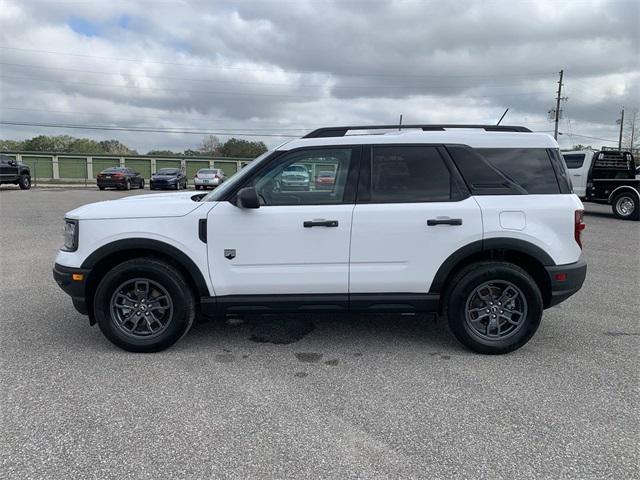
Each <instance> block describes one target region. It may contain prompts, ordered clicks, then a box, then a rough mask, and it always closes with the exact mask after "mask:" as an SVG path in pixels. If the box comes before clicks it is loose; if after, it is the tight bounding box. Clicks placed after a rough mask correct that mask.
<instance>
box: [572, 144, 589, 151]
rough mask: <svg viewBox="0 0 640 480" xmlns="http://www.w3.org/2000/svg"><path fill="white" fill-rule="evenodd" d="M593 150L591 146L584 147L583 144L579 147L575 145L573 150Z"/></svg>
mask: <svg viewBox="0 0 640 480" xmlns="http://www.w3.org/2000/svg"><path fill="white" fill-rule="evenodd" d="M589 149H591V145H583V144H581V143H578V144H577V145H574V146H573V147H572V148H571V150H589Z"/></svg>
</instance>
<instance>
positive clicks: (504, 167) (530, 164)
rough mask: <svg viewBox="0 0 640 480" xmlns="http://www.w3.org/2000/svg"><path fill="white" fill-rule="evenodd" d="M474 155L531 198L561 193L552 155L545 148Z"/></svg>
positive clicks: (494, 150)
mask: <svg viewBox="0 0 640 480" xmlns="http://www.w3.org/2000/svg"><path fill="white" fill-rule="evenodd" d="M475 151H476V152H478V153H479V154H480V155H482V156H483V157H484V158H485V160H486V161H487V162H488V163H489V164H490V165H491V166H492V167H494V168H495V169H496V170H498V171H500V173H502V174H503V175H504V176H505V177H506V178H507V179H509V180H510V181H512V182H514V183H515V184H517V185H519V186H520V187H522V188H523V189H524V190H526V192H527V193H529V194H534V195H535V194H554V193H561V192H560V187H559V185H558V180H557V178H556V172H555V169H554V167H553V165H552V163H551V159H550V158H549V153H548V152H547V150H546V149H544V148H477V149H475Z"/></svg>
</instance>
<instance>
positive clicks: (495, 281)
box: [53, 125, 587, 354]
mask: <svg viewBox="0 0 640 480" xmlns="http://www.w3.org/2000/svg"><path fill="white" fill-rule="evenodd" d="M358 128H359V129H363V128H366V129H367V130H375V129H387V130H391V131H392V133H389V134H387V135H372V134H364V135H348V133H349V132H350V131H351V130H357V129H358ZM328 161H330V162H331V163H332V164H335V165H336V173H335V181H334V188H333V189H332V190H315V189H314V190H309V191H295V192H292V191H287V190H282V189H279V188H275V186H276V185H277V183H278V181H279V180H280V179H281V177H282V176H283V175H285V176H286V175H287V174H288V173H287V172H289V171H291V167H292V166H294V165H298V164H299V163H302V162H304V163H305V164H307V165H310V166H311V168H312V169H313V168H316V169H317V168H319V167H320V168H321V165H326V164H327V162H328ZM394 167H395V168H394ZM391 170H393V172H397V174H394V175H389V173H390V171H391ZM64 222H65V237H64V246H63V247H62V249H61V250H60V252H59V253H58V255H57V257H56V260H55V265H54V267H53V275H54V278H55V279H56V281H57V283H58V284H59V285H60V286H61V288H62V289H63V290H64V291H65V292H67V293H68V294H69V295H70V296H71V297H72V299H73V304H74V306H75V308H76V309H77V310H78V311H79V312H80V313H83V314H86V315H89V321H90V323H91V324H94V323H97V324H98V326H99V327H100V329H101V330H102V332H103V333H104V335H106V337H107V338H108V339H109V340H111V341H112V342H113V343H114V344H115V345H118V346H119V347H121V348H124V349H126V350H130V351H136V352H150V351H158V350H162V349H165V348H167V347H169V346H170V345H172V344H174V343H175V342H176V341H178V339H180V338H181V337H182V336H183V335H184V334H185V333H186V332H187V331H188V330H189V328H190V327H191V324H192V323H193V321H194V318H195V317H196V314H201V315H204V316H212V315H225V314H233V313H237V312H242V313H246V312H252V311H253V312H261V313H264V312H282V311H289V312H311V311H316V312H331V313H336V312H433V313H436V314H442V315H443V316H444V317H445V318H447V319H448V323H449V327H450V329H451V330H452V332H453V334H454V335H455V336H456V338H457V339H458V340H459V341H460V342H462V343H463V344H464V345H466V346H467V347H468V348H470V349H472V350H474V351H476V352H481V353H488V354H502V353H506V352H510V351H513V350H515V349H517V348H519V347H521V346H522V345H524V344H525V343H527V342H528V341H529V339H530V338H531V337H532V336H533V335H534V333H535V332H536V330H537V329H538V326H539V325H540V321H541V319H542V314H543V309H546V308H549V307H553V306H554V305H557V304H559V303H560V302H563V301H564V300H566V299H567V298H568V297H570V296H571V295H573V294H574V293H576V292H577V291H578V290H579V289H580V288H581V286H582V284H583V282H584V279H585V276H586V269H587V265H586V263H585V260H584V259H583V257H582V240H581V233H582V231H583V229H584V228H585V224H584V222H583V206H582V203H581V202H580V199H579V198H578V197H577V196H576V195H575V194H573V193H572V191H571V184H570V182H569V180H568V176H567V172H566V169H565V166H564V163H563V161H562V157H561V156H560V151H559V149H558V144H557V143H556V141H555V140H554V139H553V138H552V137H550V136H549V135H546V134H543V133H532V132H530V131H529V130H528V129H526V128H524V127H508V126H495V125H489V126H481V125H474V126H464V128H459V126H453V125H420V126H404V127H403V130H401V131H398V130H397V126H391V127H390V126H380V127H375V126H374V127H340V128H337V127H332V128H323V129H320V130H316V131H313V132H311V133H309V134H308V135H306V136H305V137H304V138H301V139H297V140H293V141H290V142H288V143H285V144H283V145H281V146H279V147H278V148H277V149H276V150H275V151H271V152H267V153H265V154H264V155H262V156H261V157H259V158H257V159H256V160H255V161H254V162H252V163H251V165H249V166H248V167H247V168H245V169H243V170H241V171H240V172H238V173H237V174H236V175H235V176H234V177H233V178H231V179H230V180H229V181H227V182H225V183H224V184H223V185H222V186H220V187H219V188H217V189H216V190H214V191H213V192H210V193H209V194H207V195H205V196H204V197H203V196H202V195H201V194H196V195H193V194H190V193H187V192H185V193H182V194H181V193H176V194H170V195H142V196H133V197H128V198H125V199H120V200H114V201H109V202H100V203H95V204H91V205H85V206H82V207H80V208H77V209H75V210H72V211H70V212H68V213H67V214H66V218H65V220H64ZM575 328H576V329H579V328H580V326H578V325H576V326H575Z"/></svg>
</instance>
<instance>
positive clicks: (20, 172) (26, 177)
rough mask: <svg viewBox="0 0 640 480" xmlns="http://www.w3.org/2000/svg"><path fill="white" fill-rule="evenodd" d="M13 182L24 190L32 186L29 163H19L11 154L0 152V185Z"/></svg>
mask: <svg viewBox="0 0 640 480" xmlns="http://www.w3.org/2000/svg"><path fill="white" fill-rule="evenodd" d="M3 183H12V184H13V185H19V186H20V188H21V189H22V190H29V189H30V188H31V170H30V169H29V167H28V166H27V165H24V164H22V163H18V162H17V161H16V160H15V159H13V158H12V157H10V156H9V155H2V154H0V185H1V184H3Z"/></svg>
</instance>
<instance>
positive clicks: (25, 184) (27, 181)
mask: <svg viewBox="0 0 640 480" xmlns="http://www.w3.org/2000/svg"><path fill="white" fill-rule="evenodd" d="M18 185H19V186H20V189H22V190H29V189H30V188H31V177H30V176H29V175H26V174H23V175H20V179H19V180H18Z"/></svg>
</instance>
